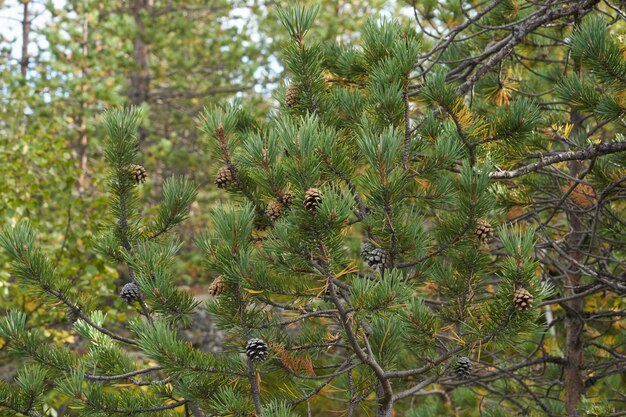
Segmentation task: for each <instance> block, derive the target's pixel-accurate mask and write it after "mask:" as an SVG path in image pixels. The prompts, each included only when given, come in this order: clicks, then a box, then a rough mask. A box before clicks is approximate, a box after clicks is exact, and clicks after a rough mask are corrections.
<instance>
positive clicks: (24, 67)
mask: <svg viewBox="0 0 626 417" xmlns="http://www.w3.org/2000/svg"><path fill="white" fill-rule="evenodd" d="M29 5H30V2H29V1H28V0H26V1H24V7H23V14H24V16H23V19H22V57H21V60H20V69H21V72H22V77H24V79H26V73H27V72H28V61H29V59H28V43H29V42H30V11H29V9H28V7H29Z"/></svg>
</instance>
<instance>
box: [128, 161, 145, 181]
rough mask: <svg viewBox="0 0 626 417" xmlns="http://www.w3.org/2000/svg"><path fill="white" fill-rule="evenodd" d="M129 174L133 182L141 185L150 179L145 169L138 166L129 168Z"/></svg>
mask: <svg viewBox="0 0 626 417" xmlns="http://www.w3.org/2000/svg"><path fill="white" fill-rule="evenodd" d="M127 169H128V173H129V174H130V175H131V177H132V179H133V181H135V183H137V184H139V183H142V182H146V178H147V177H148V173H147V171H146V169H145V168H144V167H142V166H141V165H137V164H131V165H129V166H128V168H127Z"/></svg>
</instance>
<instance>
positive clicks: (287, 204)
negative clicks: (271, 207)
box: [280, 191, 293, 208]
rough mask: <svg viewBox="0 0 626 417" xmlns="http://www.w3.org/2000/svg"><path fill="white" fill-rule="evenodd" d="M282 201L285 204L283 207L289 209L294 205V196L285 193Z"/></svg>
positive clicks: (287, 192)
mask: <svg viewBox="0 0 626 417" xmlns="http://www.w3.org/2000/svg"><path fill="white" fill-rule="evenodd" d="M280 200H281V202H282V203H283V206H285V207H287V208H289V207H291V206H292V205H293V194H291V192H289V191H285V192H284V193H283V195H282V197H281V199H280Z"/></svg>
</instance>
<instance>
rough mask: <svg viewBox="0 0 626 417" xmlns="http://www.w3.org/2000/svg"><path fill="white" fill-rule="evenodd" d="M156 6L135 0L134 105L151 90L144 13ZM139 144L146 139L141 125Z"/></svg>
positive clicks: (131, 85) (132, 91) (132, 79)
mask: <svg viewBox="0 0 626 417" xmlns="http://www.w3.org/2000/svg"><path fill="white" fill-rule="evenodd" d="M153 7H154V0H134V1H133V6H132V8H133V9H132V11H133V18H134V20H135V24H136V25H137V35H135V39H133V58H134V60H135V64H136V66H137V68H136V69H135V71H133V73H132V74H131V76H130V101H131V103H132V104H133V105H134V106H141V105H142V104H143V103H145V102H147V101H148V93H149V91H150V67H149V49H148V45H146V43H145V42H144V34H145V29H146V26H145V24H144V21H143V18H142V13H144V12H148V13H151V12H152V10H153ZM138 135H139V146H141V144H142V143H143V142H144V141H145V138H146V131H145V129H144V128H143V127H141V126H140V127H139V132H138Z"/></svg>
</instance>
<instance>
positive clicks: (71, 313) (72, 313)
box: [65, 306, 78, 324]
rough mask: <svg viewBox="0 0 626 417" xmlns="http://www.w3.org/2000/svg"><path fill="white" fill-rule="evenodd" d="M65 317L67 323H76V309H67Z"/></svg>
mask: <svg viewBox="0 0 626 417" xmlns="http://www.w3.org/2000/svg"><path fill="white" fill-rule="evenodd" d="M65 317H67V321H68V322H69V323H70V324H74V323H76V320H78V307H70V306H68V307H67V311H66V312H65Z"/></svg>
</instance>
